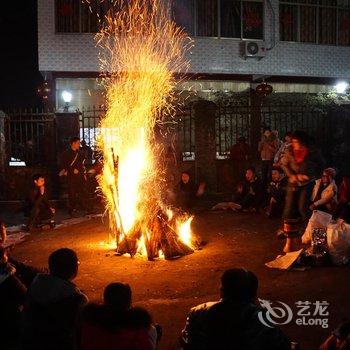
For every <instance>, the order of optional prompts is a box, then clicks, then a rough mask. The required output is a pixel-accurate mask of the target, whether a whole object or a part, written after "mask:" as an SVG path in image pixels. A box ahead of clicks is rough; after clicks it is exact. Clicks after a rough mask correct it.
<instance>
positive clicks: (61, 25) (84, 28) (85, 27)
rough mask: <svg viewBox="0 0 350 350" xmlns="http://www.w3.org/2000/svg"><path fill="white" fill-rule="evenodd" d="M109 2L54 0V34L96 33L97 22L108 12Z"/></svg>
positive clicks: (97, 28)
mask: <svg viewBox="0 0 350 350" xmlns="http://www.w3.org/2000/svg"><path fill="white" fill-rule="evenodd" d="M109 6H110V5H109V2H108V1H104V2H100V1H91V3H90V4H88V3H85V2H82V1H81V0H56V1H55V18H56V33H96V32H98V30H99V20H100V19H101V20H102V19H103V17H104V16H105V14H106V13H107V11H108V7H109Z"/></svg>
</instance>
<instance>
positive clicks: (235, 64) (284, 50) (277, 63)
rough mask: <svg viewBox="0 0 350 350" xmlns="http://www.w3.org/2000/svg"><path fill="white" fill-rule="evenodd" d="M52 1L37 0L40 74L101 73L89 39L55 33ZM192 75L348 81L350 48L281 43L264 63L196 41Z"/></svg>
mask: <svg viewBox="0 0 350 350" xmlns="http://www.w3.org/2000/svg"><path fill="white" fill-rule="evenodd" d="M272 3H273V8H274V9H275V17H274V18H275V38H276V39H278V30H279V29H278V0H272ZM265 18H266V21H265V22H266V26H265V38H266V40H267V44H268V45H270V44H271V43H272V41H273V40H271V36H272V29H273V26H272V25H271V23H272V18H273V14H272V11H271V9H270V7H269V6H265ZM54 23H55V19H54V0H38V42H39V69H40V71H74V72H79V71H85V72H90V71H93V72H96V71H98V70H99V65H98V57H97V49H96V48H95V44H94V40H93V36H92V35H90V34H55V25H54ZM189 58H190V59H191V68H190V72H193V73H232V74H267V75H296V76H314V77H337V78H345V79H350V47H335V46H320V45H309V44H298V43H287V42H278V41H277V43H276V46H275V47H274V48H273V49H272V50H270V51H268V53H267V55H266V57H265V58H264V59H262V60H260V61H257V60H255V59H248V60H243V59H242V58H240V57H239V44H238V41H235V40H233V39H215V38H196V39H195V47H194V48H193V50H192V53H191V54H190V55H189Z"/></svg>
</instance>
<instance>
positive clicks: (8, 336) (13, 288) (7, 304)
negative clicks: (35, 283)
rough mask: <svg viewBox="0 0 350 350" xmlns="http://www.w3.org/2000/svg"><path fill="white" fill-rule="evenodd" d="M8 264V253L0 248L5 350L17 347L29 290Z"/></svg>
mask: <svg viewBox="0 0 350 350" xmlns="http://www.w3.org/2000/svg"><path fill="white" fill-rule="evenodd" d="M15 273H16V269H15V268H14V267H13V266H12V265H11V264H9V263H8V262H7V253H6V251H5V249H4V248H2V247H0V310H1V317H0V338H1V345H2V347H3V348H4V349H6V348H7V347H8V348H11V346H15V345H17V341H18V337H19V329H20V308H21V307H22V306H23V303H24V301H25V296H26V292H27V289H26V287H25V286H24V285H23V283H22V282H21V281H20V280H19V279H18V278H17V277H16V275H15ZM2 347H1V348H2Z"/></svg>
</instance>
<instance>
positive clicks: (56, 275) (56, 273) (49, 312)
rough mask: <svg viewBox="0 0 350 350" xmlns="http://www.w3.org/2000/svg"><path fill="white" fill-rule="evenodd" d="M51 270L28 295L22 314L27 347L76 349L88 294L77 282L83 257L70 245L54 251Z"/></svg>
mask: <svg viewBox="0 0 350 350" xmlns="http://www.w3.org/2000/svg"><path fill="white" fill-rule="evenodd" d="M48 265H49V273H39V274H37V276H36V277H35V278H34V280H33V282H32V284H31V286H30V288H29V290H28V294H27V298H26V302H25V306H24V309H23V313H22V331H23V333H22V339H21V340H22V347H21V349H23V350H34V349H51V350H58V349H67V350H70V349H76V342H77V332H78V316H79V315H80V312H81V310H82V308H83V307H84V306H85V304H86V302H87V297H86V296H85V295H84V294H83V293H82V292H81V291H80V290H79V288H78V287H77V286H76V285H75V284H74V283H73V280H74V279H75V278H76V277H77V275H78V266H79V260H78V257H77V255H76V253H75V252H74V251H73V250H71V249H69V248H61V249H58V250H56V251H54V252H53V253H52V254H51V255H50V256H49V260H48Z"/></svg>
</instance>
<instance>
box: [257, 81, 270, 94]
mask: <svg viewBox="0 0 350 350" xmlns="http://www.w3.org/2000/svg"><path fill="white" fill-rule="evenodd" d="M255 91H256V93H257V94H258V95H260V96H267V95H270V94H271V93H272V91H273V88H272V86H271V85H269V84H266V83H262V84H259V85H258V86H257V87H256V88H255Z"/></svg>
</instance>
